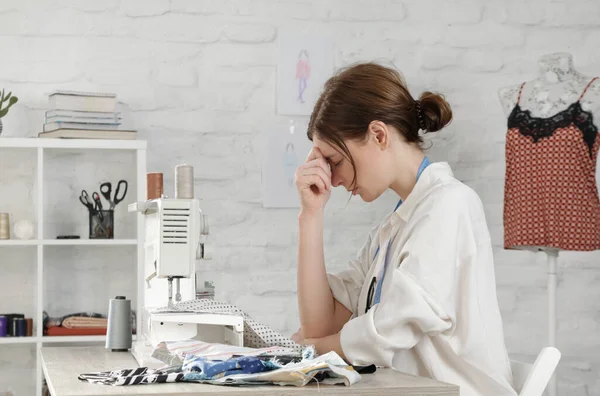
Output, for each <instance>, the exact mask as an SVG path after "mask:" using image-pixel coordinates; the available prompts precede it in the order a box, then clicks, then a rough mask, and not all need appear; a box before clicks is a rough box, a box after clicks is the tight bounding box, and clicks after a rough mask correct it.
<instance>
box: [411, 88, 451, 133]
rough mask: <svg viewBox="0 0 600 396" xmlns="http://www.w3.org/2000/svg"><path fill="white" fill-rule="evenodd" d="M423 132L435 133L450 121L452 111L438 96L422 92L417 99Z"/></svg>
mask: <svg viewBox="0 0 600 396" xmlns="http://www.w3.org/2000/svg"><path fill="white" fill-rule="evenodd" d="M419 105H420V107H421V111H422V114H423V123H424V124H425V131H427V132H437V131H439V130H440V129H442V128H443V127H445V126H446V125H448V124H449V123H450V121H452V109H451V108H450V105H449V104H448V102H446V99H444V97H443V96H442V95H440V94H436V93H433V92H429V91H426V92H423V93H422V94H421V97H420V98H419Z"/></svg>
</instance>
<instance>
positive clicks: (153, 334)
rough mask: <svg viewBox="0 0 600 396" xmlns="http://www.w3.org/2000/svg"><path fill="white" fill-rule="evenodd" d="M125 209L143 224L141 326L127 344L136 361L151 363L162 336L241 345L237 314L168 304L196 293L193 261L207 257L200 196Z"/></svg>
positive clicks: (147, 202)
mask: <svg viewBox="0 0 600 396" xmlns="http://www.w3.org/2000/svg"><path fill="white" fill-rule="evenodd" d="M128 210H129V212H140V213H141V214H142V215H143V221H144V224H145V227H144V228H145V236H144V240H145V242H144V278H145V281H144V285H143V286H144V291H143V293H142V296H143V302H142V308H141V310H142V312H140V313H138V314H141V315H142V318H141V322H142V325H141V329H138V331H137V333H138V336H137V341H136V342H135V344H134V346H133V348H132V352H133V355H134V357H135V358H136V359H137V360H138V363H139V364H140V365H145V366H152V362H150V361H149V360H152V359H150V358H149V355H150V353H151V352H152V349H153V348H154V347H155V346H156V345H157V344H158V343H160V342H162V341H178V340H188V339H198V340H201V341H205V342H219V343H226V344H231V345H238V346H243V329H244V322H243V318H242V317H239V316H234V315H219V314H199V313H191V312H184V311H177V310H174V309H173V307H174V305H175V304H176V303H177V302H180V301H188V300H193V299H195V298H196V260H209V259H211V256H212V253H211V248H210V246H209V245H208V244H207V243H206V237H207V235H208V233H209V229H208V221H207V216H206V215H204V214H203V213H202V210H201V209H200V203H199V201H198V200H197V199H170V198H164V197H163V198H158V199H154V200H149V201H143V202H136V203H133V204H130V205H129V207H128ZM173 283H175V296H174V298H173ZM140 286H142V285H140ZM165 307H166V309H165Z"/></svg>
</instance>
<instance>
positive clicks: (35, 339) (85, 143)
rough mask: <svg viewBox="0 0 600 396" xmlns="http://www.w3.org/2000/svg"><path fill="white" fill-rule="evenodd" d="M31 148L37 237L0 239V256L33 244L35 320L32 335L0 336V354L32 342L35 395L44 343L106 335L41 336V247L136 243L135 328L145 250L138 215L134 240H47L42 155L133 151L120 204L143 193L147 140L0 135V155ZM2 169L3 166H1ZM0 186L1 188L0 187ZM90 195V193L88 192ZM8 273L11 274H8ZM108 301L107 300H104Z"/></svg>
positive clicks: (39, 387) (102, 338)
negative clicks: (130, 184) (129, 183)
mask: <svg viewBox="0 0 600 396" xmlns="http://www.w3.org/2000/svg"><path fill="white" fill-rule="evenodd" d="M12 148H14V149H31V150H36V151H37V164H36V166H37V178H36V179H37V180H34V184H35V187H36V189H37V190H36V197H35V207H36V219H37V226H36V239H33V240H17V239H10V240H0V256H1V254H2V253H1V249H2V248H3V247H18V246H32V247H35V249H37V273H36V274H35V275H36V281H37V283H36V293H37V296H36V303H35V311H34V312H35V316H34V317H33V322H34V334H33V336H32V337H2V338H0V354H2V352H1V350H2V347H3V346H4V345H15V344H17V345H18V344H25V345H27V344H30V345H35V348H36V368H35V374H36V395H38V396H39V395H41V393H42V366H41V359H40V350H41V347H42V346H43V345H47V344H64V343H70V344H72V343H89V342H104V341H105V336H59V337H52V336H44V335H43V331H44V329H43V311H44V249H45V247H46V246H52V247H53V249H57V248H59V247H60V246H79V247H86V246H91V247H94V246H100V247H106V248H109V247H111V246H132V247H133V246H136V247H137V249H136V253H135V257H136V264H137V266H136V271H135V273H136V275H137V276H136V279H135V281H136V285H135V290H136V297H137V301H136V306H135V307H132V308H134V309H136V311H137V313H138V315H137V326H136V327H137V329H138V331H139V329H140V328H141V315H140V312H141V310H140V307H141V304H142V288H141V287H140V285H141V283H140V282H142V281H143V279H142V275H143V253H144V252H143V249H144V245H143V242H144V238H143V232H144V226H143V223H142V219H141V215H139V214H138V215H136V216H135V217H133V215H132V218H131V221H135V222H136V227H135V230H136V235H135V236H134V239H112V240H94V239H91V240H90V239H60V240H59V239H48V238H47V237H46V238H45V236H44V235H45V234H44V223H45V218H44V215H45V213H44V203H45V201H44V199H45V198H46V194H45V192H46V191H45V189H44V163H45V156H46V155H47V154H48V153H52V151H53V150H68V152H85V151H87V150H118V151H129V152H133V153H135V161H136V165H135V174H136V176H137V180H136V184H135V186H136V190H135V191H132V190H131V189H130V190H129V191H128V193H127V198H126V200H125V202H123V203H122V204H123V205H126V204H127V202H134V201H143V200H145V196H146V148H147V144H146V141H142V140H91V139H90V140H88V139H81V140H78V139H72V140H67V139H40V138H2V137H0V155H2V152H3V150H7V149H9V150H10V149H12ZM0 172H2V169H0ZM0 189H1V188H0ZM90 195H91V193H90ZM11 237H13V238H14V234H13V233H11ZM9 276H10V275H9ZM107 304H108V301H107Z"/></svg>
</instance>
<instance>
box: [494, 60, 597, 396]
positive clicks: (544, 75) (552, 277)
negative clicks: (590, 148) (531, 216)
mask: <svg viewBox="0 0 600 396" xmlns="http://www.w3.org/2000/svg"><path fill="white" fill-rule="evenodd" d="M538 67H539V75H538V77H537V78H536V79H534V80H532V81H528V82H526V84H525V85H524V87H523V90H522V93H521V98H520V102H519V105H520V107H521V108H522V109H526V110H529V111H530V113H531V115H532V116H535V117H540V118H548V117H551V116H553V115H555V114H557V113H559V112H561V111H563V110H565V109H567V108H568V107H569V106H571V105H572V104H573V103H575V102H576V101H577V100H578V99H579V97H580V95H581V94H582V92H583V91H584V90H585V88H586V86H587V85H588V84H589V82H590V81H591V80H592V77H591V76H589V77H588V76H585V75H583V74H582V73H580V72H578V71H577V70H576V69H575V68H574V66H573V60H572V56H571V55H570V54H567V53H553V54H548V55H544V56H542V57H541V58H540V59H539V60H538ZM521 86H522V84H516V85H513V86H508V87H504V88H502V89H500V90H499V92H498V95H499V99H500V102H501V104H502V107H503V110H504V113H505V114H506V116H507V117H508V116H509V115H510V113H511V112H512V111H513V109H514V108H515V105H516V104H517V101H518V97H519V91H520V89H521ZM580 104H581V108H582V109H583V110H585V111H587V112H590V113H591V114H592V115H593V119H594V120H595V121H596V122H595V124H596V125H598V122H599V121H600V84H599V83H598V81H596V82H595V84H592V85H591V86H590V87H589V89H588V91H587V92H586V94H585V96H584V97H583V99H582V100H581V102H580ZM515 248H518V249H523V250H529V251H534V252H539V251H543V252H544V253H545V254H546V256H547V262H548V336H549V345H550V346H555V345H556V285H557V275H556V264H557V259H558V253H559V251H560V250H559V249H557V248H549V247H545V246H519V247H515ZM548 391H549V394H550V395H552V396H555V395H556V394H557V384H556V381H555V379H553V380H552V382H551V383H550V384H549V387H548Z"/></svg>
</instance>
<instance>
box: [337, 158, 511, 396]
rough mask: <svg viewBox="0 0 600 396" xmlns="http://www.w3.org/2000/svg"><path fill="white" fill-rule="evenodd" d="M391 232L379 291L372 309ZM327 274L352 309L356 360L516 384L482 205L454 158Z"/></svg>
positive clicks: (489, 384) (350, 335) (351, 355)
mask: <svg viewBox="0 0 600 396" xmlns="http://www.w3.org/2000/svg"><path fill="white" fill-rule="evenodd" d="M390 238H391V244H390V250H389V253H388V258H387V260H388V261H387V262H388V263H387V266H386V271H385V276H384V280H383V283H382V289H381V299H380V302H379V303H378V304H375V305H373V306H372V307H371V308H370V309H369V311H368V312H367V313H365V307H366V302H367V301H366V300H367V294H368V291H369V286H370V284H371V281H372V279H373V277H377V281H379V278H380V274H381V271H382V269H383V268H384V262H385V258H386V254H385V253H386V247H387V244H388V241H389V240H390ZM378 246H381V248H380V250H379V253H378V254H377V255H375V253H376V251H377V248H378ZM374 258H375V259H374ZM328 278H329V284H330V286H331V290H332V292H333V295H334V297H335V298H336V299H337V300H338V301H339V302H340V303H341V304H343V305H344V306H345V307H346V308H348V309H349V310H350V311H352V312H353V313H354V316H353V317H352V319H351V320H350V321H348V322H347V323H346V324H345V325H344V327H343V328H342V331H341V334H340V338H341V345H342V350H343V351H344V354H345V355H346V358H347V359H348V360H349V362H350V363H351V364H356V365H366V364H376V365H379V366H385V367H392V368H394V369H396V370H399V371H402V372H406V373H409V374H414V375H420V376H425V377H430V378H434V379H436V380H439V381H443V382H447V383H451V384H456V385H459V386H460V394H461V395H462V396H505V395H511V396H514V395H516V394H517V393H516V392H515V391H514V389H513V386H512V383H513V380H512V373H511V369H510V361H509V359H508V353H507V350H506V346H505V343H504V334H503V328H502V319H501V317H500V310H499V308H498V300H497V297H496V282H495V273H494V261H493V255H492V245H491V240H490V235H489V231H488V228H487V223H486V220H485V214H484V211H483V206H482V203H481V201H480V199H479V197H478V196H477V194H476V193H475V192H474V191H473V190H472V189H471V188H469V187H468V186H466V185H464V184H462V183H461V182H459V181H458V180H456V179H455V178H454V176H453V174H452V171H451V170H450V167H449V166H448V164H446V163H434V164H431V165H430V166H428V167H427V168H426V169H425V170H424V171H423V173H422V174H421V177H420V178H419V180H418V181H417V183H416V185H415V187H414V189H413V191H412V192H411V193H410V194H409V196H408V197H407V199H406V200H405V201H404V202H403V203H402V205H400V206H399V207H398V209H397V210H396V211H395V212H393V213H391V214H390V215H389V216H387V217H386V218H385V219H384V220H383V221H382V223H381V224H380V225H379V226H377V227H375V228H374V229H373V231H372V232H371V234H370V235H369V238H368V240H367V242H366V244H365V245H364V246H363V248H362V249H361V250H360V252H359V254H358V257H357V260H353V261H351V262H350V264H349V266H348V269H347V270H345V271H344V272H342V273H339V274H337V275H332V274H329V275H328ZM373 294H374V293H373Z"/></svg>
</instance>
